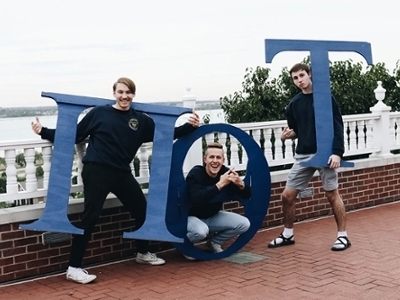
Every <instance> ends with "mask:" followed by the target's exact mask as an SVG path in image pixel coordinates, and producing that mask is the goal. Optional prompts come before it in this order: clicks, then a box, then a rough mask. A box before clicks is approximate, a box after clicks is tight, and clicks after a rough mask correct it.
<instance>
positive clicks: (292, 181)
mask: <svg viewBox="0 0 400 300" xmlns="http://www.w3.org/2000/svg"><path fill="white" fill-rule="evenodd" d="M313 156H314V154H312V155H300V154H296V155H295V156H294V159H295V162H294V164H293V166H292V169H291V170H290V172H289V175H288V179H287V181H286V187H287V188H290V189H295V190H300V191H301V190H304V189H305V188H307V186H308V183H309V182H310V180H311V178H312V177H313V175H314V173H315V170H318V172H319V175H320V176H321V181H322V186H323V188H324V190H325V191H333V190H335V189H337V188H338V174H337V170H336V169H331V168H329V167H327V168H323V167H321V168H317V167H302V166H300V162H301V161H304V160H308V159H310V158H311V157H313Z"/></svg>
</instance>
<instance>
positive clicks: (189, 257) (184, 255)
mask: <svg viewBox="0 0 400 300" xmlns="http://www.w3.org/2000/svg"><path fill="white" fill-rule="evenodd" d="M183 257H184V258H186V259H187V260H191V261H194V260H197V259H195V258H194V257H191V256H189V255H186V254H183Z"/></svg>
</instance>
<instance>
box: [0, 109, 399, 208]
mask: <svg viewBox="0 0 400 300" xmlns="http://www.w3.org/2000/svg"><path fill="white" fill-rule="evenodd" d="M386 117H388V120H386V122H385V120H383V119H382V115H380V114H379V113H377V112H373V113H370V114H360V115H348V116H344V117H343V122H344V136H345V147H346V153H345V159H346V157H347V158H349V157H350V158H351V159H353V158H354V156H363V157H364V158H365V157H369V156H372V157H379V156H381V157H387V156H391V155H392V154H391V151H393V150H399V149H400V137H399V131H400V129H399V127H398V124H399V121H400V113H398V112H393V113H390V114H388V115H387V116H386ZM382 123H386V124H388V125H389V127H388V128H382ZM234 126H236V127H238V128H241V129H242V130H243V131H245V132H247V133H248V134H249V135H251V136H252V137H253V138H254V140H255V141H256V142H257V144H259V145H260V147H261V148H262V149H263V151H264V154H265V157H266V159H267V161H268V164H269V166H270V167H276V166H282V165H286V164H291V163H293V149H294V146H295V145H294V143H295V141H291V140H286V141H285V142H282V141H281V139H280V134H281V132H282V130H283V128H284V127H285V126H286V121H273V122H259V123H244V124H234ZM204 138H205V140H206V142H211V141H214V140H218V141H219V142H220V143H221V144H223V145H224V147H225V148H226V150H227V151H225V153H229V157H227V162H228V164H229V165H230V166H233V167H235V169H236V170H239V171H240V170H245V169H246V164H247V154H246V152H245V151H244V149H242V148H241V146H240V144H239V143H238V141H237V140H236V139H235V137H233V136H228V135H227V134H226V133H221V132H219V133H214V134H208V135H206V136H205V137H204ZM195 146H196V147H192V148H191V150H190V151H192V152H194V153H195V154H194V155H192V157H195V162H193V163H186V162H185V165H186V166H189V167H190V166H192V165H193V164H198V163H201V156H202V149H201V143H198V144H195ZM151 147H152V144H151V143H147V144H144V145H143V146H142V147H141V148H140V150H139V151H138V153H137V156H136V160H137V161H138V163H136V167H138V168H139V169H138V170H136V169H135V167H134V163H133V162H132V164H131V167H132V172H133V174H134V175H135V178H136V179H137V180H138V182H139V183H147V182H148V179H149V173H150V172H149V163H148V161H149V158H150V156H151ZM242 150H243V151H242ZM84 151H85V144H80V145H77V146H76V154H75V161H74V164H73V169H72V170H71V193H75V194H76V193H79V192H81V191H82V179H81V177H80V172H81V170H82V163H81V159H82V157H83V155H84ZM0 152H3V153H4V157H5V161H6V168H5V173H6V175H7V186H6V188H7V191H6V193H2V194H0V202H15V203H16V204H19V203H29V204H32V203H38V202H41V201H44V199H45V197H46V194H47V187H48V180H49V174H50V164H51V154H52V145H51V143H49V142H46V141H40V140H39V141H37V140H35V141H14V142H2V143H0ZM19 153H23V154H24V157H25V161H26V166H25V167H24V168H17V167H16V164H15V159H16V156H17V155H18V154H19ZM37 153H41V154H42V156H41V157H42V161H40V162H35V156H36V154H37ZM192 160H193V158H192ZM38 166H40V167H41V168H42V169H43V176H42V178H41V179H37V177H36V168H37V167H38ZM187 168H188V167H185V166H183V169H184V170H183V171H184V172H187V171H188V170H187ZM185 169H186V170H185ZM17 178H20V179H23V178H24V179H25V181H24V182H22V183H21V182H19V180H17ZM24 199H29V201H21V200H24Z"/></svg>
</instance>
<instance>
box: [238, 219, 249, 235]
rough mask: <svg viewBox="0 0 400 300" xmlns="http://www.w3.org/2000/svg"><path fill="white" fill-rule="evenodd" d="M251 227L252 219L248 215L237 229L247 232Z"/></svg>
mask: <svg viewBox="0 0 400 300" xmlns="http://www.w3.org/2000/svg"><path fill="white" fill-rule="evenodd" d="M249 228H250V221H249V219H247V218H246V217H243V218H242V219H241V221H240V223H239V224H238V226H237V230H238V231H239V232H240V233H243V232H246V231H247V230H249Z"/></svg>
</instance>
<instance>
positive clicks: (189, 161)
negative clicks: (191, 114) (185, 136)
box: [182, 87, 203, 175]
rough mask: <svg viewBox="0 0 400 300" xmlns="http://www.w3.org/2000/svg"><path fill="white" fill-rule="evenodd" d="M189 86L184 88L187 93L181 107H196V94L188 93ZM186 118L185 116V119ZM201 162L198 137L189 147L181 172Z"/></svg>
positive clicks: (201, 156)
mask: <svg viewBox="0 0 400 300" xmlns="http://www.w3.org/2000/svg"><path fill="white" fill-rule="evenodd" d="M190 90H191V88H190V87H188V88H186V91H187V93H186V94H185V95H184V96H183V97H182V102H183V107H186V108H192V109H194V108H195V107H196V96H194V95H192V94H191V93H190ZM186 120H187V116H186V118H185V121H186ZM202 163H203V150H202V141H201V139H198V140H197V141H195V142H194V143H193V145H192V147H190V149H189V151H188V153H187V155H186V158H185V161H184V163H183V173H184V175H186V174H187V173H188V172H189V171H190V169H191V168H193V167H194V166H195V165H201V164H202Z"/></svg>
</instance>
